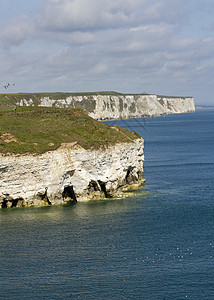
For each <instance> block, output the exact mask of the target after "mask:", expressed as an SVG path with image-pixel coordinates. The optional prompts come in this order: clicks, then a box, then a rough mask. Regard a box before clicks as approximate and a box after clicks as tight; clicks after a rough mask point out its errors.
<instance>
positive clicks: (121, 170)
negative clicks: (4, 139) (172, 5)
mask: <svg viewBox="0 0 214 300" xmlns="http://www.w3.org/2000/svg"><path fill="white" fill-rule="evenodd" d="M0 160H1V166H0V174H1V176H0V187H1V189H0V208H4V207H15V206H17V207H20V206H34V205H36V206H37V205H38V206H40V205H47V204H63V203H67V202H69V201H74V202H75V201H86V200H90V199H93V198H106V197H118V196H121V194H122V189H124V188H126V187H127V186H128V185H130V184H136V183H138V184H139V183H141V182H142V174H143V160H144V155H143V139H141V138H139V139H136V140H134V141H133V142H131V143H118V144H116V145H112V146H108V147H106V148H100V149H97V150H85V149H83V148H81V147H80V146H78V145H76V144H75V143H73V144H63V145H62V146H61V147H60V148H58V149H57V150H55V151H49V152H46V153H44V154H41V155H27V154H26V155H13V154H11V155H3V154H0Z"/></svg>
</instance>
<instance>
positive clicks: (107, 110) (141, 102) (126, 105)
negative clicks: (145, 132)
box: [16, 94, 195, 120]
mask: <svg viewBox="0 0 214 300" xmlns="http://www.w3.org/2000/svg"><path fill="white" fill-rule="evenodd" d="M16 104H17V105H20V106H34V105H35V106H37V105H38V106H46V107H60V108H68V107H70V108H81V109H83V110H84V111H85V112H86V113H87V114H88V115H89V116H90V117H92V118H94V119H97V120H107V119H109V120H112V119H128V118H141V117H155V116H160V115H164V114H175V113H186V112H193V111H195V104H194V98H191V97H180V98H179V97H165V96H157V95H99V94H98V95H86V96H67V97H65V99H57V100H54V99H52V98H51V95H50V97H41V98H40V99H39V100H38V99H37V101H36V102H35V101H34V100H33V99H31V98H30V99H25V98H24V97H23V99H21V100H20V101H18V102H17V103H16Z"/></svg>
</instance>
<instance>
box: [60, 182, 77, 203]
mask: <svg viewBox="0 0 214 300" xmlns="http://www.w3.org/2000/svg"><path fill="white" fill-rule="evenodd" d="M62 197H63V199H67V198H69V199H70V201H72V202H74V203H76V202H77V198H76V195H75V192H74V188H73V185H71V186H65V187H64V191H63V193H62Z"/></svg>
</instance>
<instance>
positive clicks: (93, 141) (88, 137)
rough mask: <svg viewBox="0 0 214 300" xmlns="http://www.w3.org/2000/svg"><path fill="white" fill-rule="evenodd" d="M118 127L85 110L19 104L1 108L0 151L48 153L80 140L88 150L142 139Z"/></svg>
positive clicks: (80, 143) (79, 142)
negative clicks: (22, 105) (99, 119)
mask: <svg viewBox="0 0 214 300" xmlns="http://www.w3.org/2000/svg"><path fill="white" fill-rule="evenodd" d="M139 137H140V136H139V135H138V134H135V133H132V132H130V131H128V130H126V129H123V128H120V127H118V126H114V127H111V126H109V125H105V124H102V123H100V122H98V121H96V120H94V119H92V118H90V117H89V116H88V115H87V114H85V113H84V112H83V111H82V110H81V109H71V108H65V109H62V108H47V107H17V108H16V110H13V111H11V110H9V109H8V111H7V110H6V109H5V110H0V153H5V154H6V153H14V154H24V153H35V154H36V153H44V152H46V151H50V150H55V149H57V148H58V147H60V145H61V144H62V143H73V142H77V144H78V145H80V146H81V147H83V148H85V149H89V148H99V147H101V146H107V145H112V144H116V143H119V142H132V141H133V140H135V139H137V138H139Z"/></svg>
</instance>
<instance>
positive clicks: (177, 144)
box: [0, 110, 214, 300]
mask: <svg viewBox="0 0 214 300" xmlns="http://www.w3.org/2000/svg"><path fill="white" fill-rule="evenodd" d="M108 123H109V124H114V125H115V124H116V125H121V126H123V127H125V128H128V129H131V130H132V131H137V132H139V133H140V134H141V135H142V136H143V137H144V139H145V164H144V176H145V178H146V180H147V181H146V184H145V187H144V188H143V189H142V190H139V191H138V192H136V195H135V196H132V197H128V198H125V199H116V200H108V201H92V202H90V203H77V204H76V205H73V206H70V207H62V206H59V207H43V208H25V209H23V208H19V209H17V208H13V209H4V210H2V211H0V233H1V234H0V262H1V264H0V299H146V300H153V299H155V300H156V299H158V300H159V299H161V300H163V299H165V300H171V299H172V300H180V299H192V300H196V299H206V300H209V299H210V300H211V299H214V111H213V110H207V111H196V113H192V114H182V115H168V116H163V117H159V118H152V119H132V120H121V121H112V122H108Z"/></svg>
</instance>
